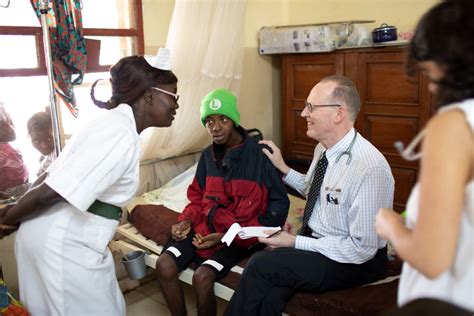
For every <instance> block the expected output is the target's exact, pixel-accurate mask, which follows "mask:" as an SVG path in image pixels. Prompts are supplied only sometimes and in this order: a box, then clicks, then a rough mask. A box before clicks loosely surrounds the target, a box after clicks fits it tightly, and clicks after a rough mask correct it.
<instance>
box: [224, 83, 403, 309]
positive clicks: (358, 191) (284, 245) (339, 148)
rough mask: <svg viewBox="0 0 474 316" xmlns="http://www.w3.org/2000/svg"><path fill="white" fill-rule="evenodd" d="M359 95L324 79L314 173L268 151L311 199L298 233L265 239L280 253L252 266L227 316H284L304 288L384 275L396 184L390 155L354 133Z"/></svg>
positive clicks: (313, 131) (319, 89) (312, 130)
mask: <svg viewBox="0 0 474 316" xmlns="http://www.w3.org/2000/svg"><path fill="white" fill-rule="evenodd" d="M359 109H360V97H359V94H358V92H357V89H356V87H355V85H354V83H353V82H352V81H351V80H349V79H348V78H346V77H342V76H331V77H327V78H324V79H323V80H321V81H320V82H319V83H318V84H317V85H316V86H314V88H313V89H312V90H311V93H310V95H309V97H308V99H307V100H306V101H305V108H304V109H303V112H302V113H301V116H302V117H303V118H305V119H306V121H307V126H308V130H307V132H306V134H307V135H308V137H310V138H312V139H314V140H317V141H318V142H319V144H318V145H317V146H316V149H315V150H314V159H313V162H312V164H311V166H310V169H309V171H308V174H307V175H303V174H300V173H298V172H296V171H295V170H293V169H291V168H289V167H288V166H287V165H286V164H285V162H284V161H283V158H282V155H281V153H280V150H279V149H278V148H277V147H276V146H275V144H274V143H273V142H271V141H262V143H264V144H266V145H268V146H270V148H271V149H272V151H273V153H270V152H269V151H268V150H266V149H263V151H264V153H265V154H266V155H267V156H268V157H269V159H270V160H271V161H272V163H273V164H274V165H275V167H277V168H278V169H279V170H280V171H281V172H282V173H283V174H284V175H285V176H284V181H285V183H287V184H288V185H290V186H291V187H293V188H294V189H296V190H297V191H298V192H300V193H301V194H304V195H305V196H307V203H306V207H305V213H304V216H303V225H302V229H301V231H300V233H299V235H298V236H296V237H295V236H293V235H290V234H288V233H286V232H282V233H281V234H278V235H276V236H275V237H272V238H259V239H260V240H259V241H260V242H262V243H265V244H267V245H268V246H269V247H271V248H275V249H274V250H273V251H265V252H261V253H259V254H257V255H255V256H254V257H252V259H251V260H250V261H249V263H248V264H247V266H246V268H245V271H244V274H243V275H242V278H241V280H240V283H239V287H238V289H237V290H236V292H235V293H234V296H233V297H232V299H231V301H230V303H229V305H228V307H227V310H226V313H225V314H226V315H281V313H282V311H283V309H284V307H285V304H286V302H287V301H288V300H289V299H290V298H291V296H292V294H293V293H294V292H295V291H298V290H305V291H314V292H320V291H328V290H336V289H344V288H349V287H354V286H358V285H361V284H365V283H370V282H373V281H375V280H376V279H377V278H378V277H379V276H380V275H381V274H382V272H383V271H384V265H385V262H386V260H387V255H386V252H387V251H386V241H385V240H383V239H382V238H380V237H378V236H377V234H376V231H375V225H374V223H375V215H376V214H377V211H378V209H379V208H380V207H385V206H384V205H390V206H391V205H392V202H393V191H394V180H393V176H392V173H391V171H390V167H389V165H388V163H387V161H386V160H385V158H384V156H383V155H382V154H381V153H380V152H379V151H378V150H377V148H375V147H374V146H373V145H372V144H371V143H369V142H368V141H367V140H366V139H365V138H363V137H362V135H360V134H358V133H357V131H356V130H355V129H354V121H355V119H356V117H357V114H358V112H359Z"/></svg>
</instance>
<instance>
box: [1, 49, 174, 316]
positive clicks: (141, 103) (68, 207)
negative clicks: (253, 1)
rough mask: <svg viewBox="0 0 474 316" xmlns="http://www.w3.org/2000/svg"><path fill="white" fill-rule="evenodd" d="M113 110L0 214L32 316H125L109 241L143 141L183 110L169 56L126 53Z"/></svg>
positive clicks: (133, 181) (135, 179) (114, 74)
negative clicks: (15, 230)
mask: <svg viewBox="0 0 474 316" xmlns="http://www.w3.org/2000/svg"><path fill="white" fill-rule="evenodd" d="M110 76H111V78H110V83H111V86H112V97H111V99H110V100H109V101H108V102H102V101H99V100H96V99H95V97H94V88H95V85H96V84H97V81H96V82H95V83H94V84H93V85H92V91H91V97H92V101H93V102H94V104H95V105H97V106H99V107H101V108H105V109H107V111H104V112H103V113H102V115H100V116H99V117H98V118H97V119H94V120H92V121H90V122H88V123H87V124H86V125H85V126H84V128H83V129H82V130H81V131H78V132H76V133H74V135H73V136H72V138H71V139H70V140H69V142H68V144H67V145H66V147H65V148H64V150H63V151H62V152H61V154H60V155H59V157H58V158H57V159H56V160H55V161H54V162H53V163H52V164H51V166H50V167H49V169H48V170H47V173H46V174H44V176H42V177H41V178H40V179H42V180H43V182H40V183H38V184H37V186H35V187H34V188H33V189H31V190H30V191H28V193H26V194H25V195H24V196H23V197H22V198H21V199H20V200H19V201H18V204H16V205H15V206H13V207H12V208H9V209H6V211H5V209H3V210H1V211H0V238H2V236H3V235H6V234H7V233H10V232H11V230H9V229H7V228H5V226H3V225H9V226H13V227H15V226H17V225H20V224H21V225H20V229H19V231H18V234H17V236H16V240H15V255H16V259H17V262H18V276H19V283H20V297H21V300H22V301H23V302H24V303H25V304H26V306H27V308H28V310H29V311H30V312H31V314H32V315H41V316H43V315H48V316H52V315H111V316H112V315H113V316H119V315H125V302H124V299H123V295H122V293H121V291H120V288H119V286H118V282H117V278H116V276H115V269H114V261H113V257H112V254H111V253H110V250H109V249H108V248H107V245H108V243H109V242H110V240H111V239H112V237H113V236H114V233H115V229H116V228H117V225H118V223H119V220H120V207H122V206H124V205H126V204H127V203H128V202H129V201H130V200H131V199H132V197H133V196H134V195H135V192H136V190H137V189H138V184H139V165H140V156H141V147H140V136H139V134H140V133H141V132H142V131H143V130H145V129H146V128H148V127H168V126H170V125H171V124H172V122H173V120H174V116H175V114H176V110H177V108H178V103H177V100H178V95H177V94H176V90H177V81H178V79H177V78H176V76H175V75H174V74H173V72H172V71H171V62H170V60H169V52H168V51H167V50H166V49H163V48H162V49H160V52H159V54H158V56H149V57H148V56H147V57H143V56H129V57H124V58H122V59H121V60H120V61H118V62H117V63H116V64H115V65H114V66H112V68H111V69H110Z"/></svg>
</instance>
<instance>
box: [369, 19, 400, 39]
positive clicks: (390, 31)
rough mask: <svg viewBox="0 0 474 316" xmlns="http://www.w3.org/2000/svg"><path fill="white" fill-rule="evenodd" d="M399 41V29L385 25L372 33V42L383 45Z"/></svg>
mask: <svg viewBox="0 0 474 316" xmlns="http://www.w3.org/2000/svg"><path fill="white" fill-rule="evenodd" d="M396 40H397V28H396V27H395V26H389V25H387V23H383V24H382V25H381V26H380V27H378V28H376V29H374V30H373V31H372V42H374V43H382V42H390V41H396Z"/></svg>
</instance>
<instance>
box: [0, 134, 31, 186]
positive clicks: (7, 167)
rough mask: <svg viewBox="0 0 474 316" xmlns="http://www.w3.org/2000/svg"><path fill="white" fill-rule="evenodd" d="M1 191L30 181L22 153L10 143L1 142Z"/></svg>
mask: <svg viewBox="0 0 474 316" xmlns="http://www.w3.org/2000/svg"><path fill="white" fill-rule="evenodd" d="M0 174H1V175H2V176H1V178H2V181H0V191H6V190H7V189H9V188H13V187H16V186H19V185H22V184H25V183H27V182H28V169H26V166H25V164H24V163H23V158H22V155H21V154H20V152H19V151H17V150H16V149H14V148H13V147H12V146H11V145H10V144H9V143H0Z"/></svg>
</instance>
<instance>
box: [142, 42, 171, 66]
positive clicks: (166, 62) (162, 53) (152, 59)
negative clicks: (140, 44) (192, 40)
mask: <svg viewBox="0 0 474 316" xmlns="http://www.w3.org/2000/svg"><path fill="white" fill-rule="evenodd" d="M143 57H144V58H145V60H146V61H147V63H148V64H149V65H150V66H152V67H154V68H157V69H161V70H171V54H170V50H169V49H168V48H166V47H161V48H160V49H158V53H157V54H156V55H155V56H153V55H145V56H143Z"/></svg>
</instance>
